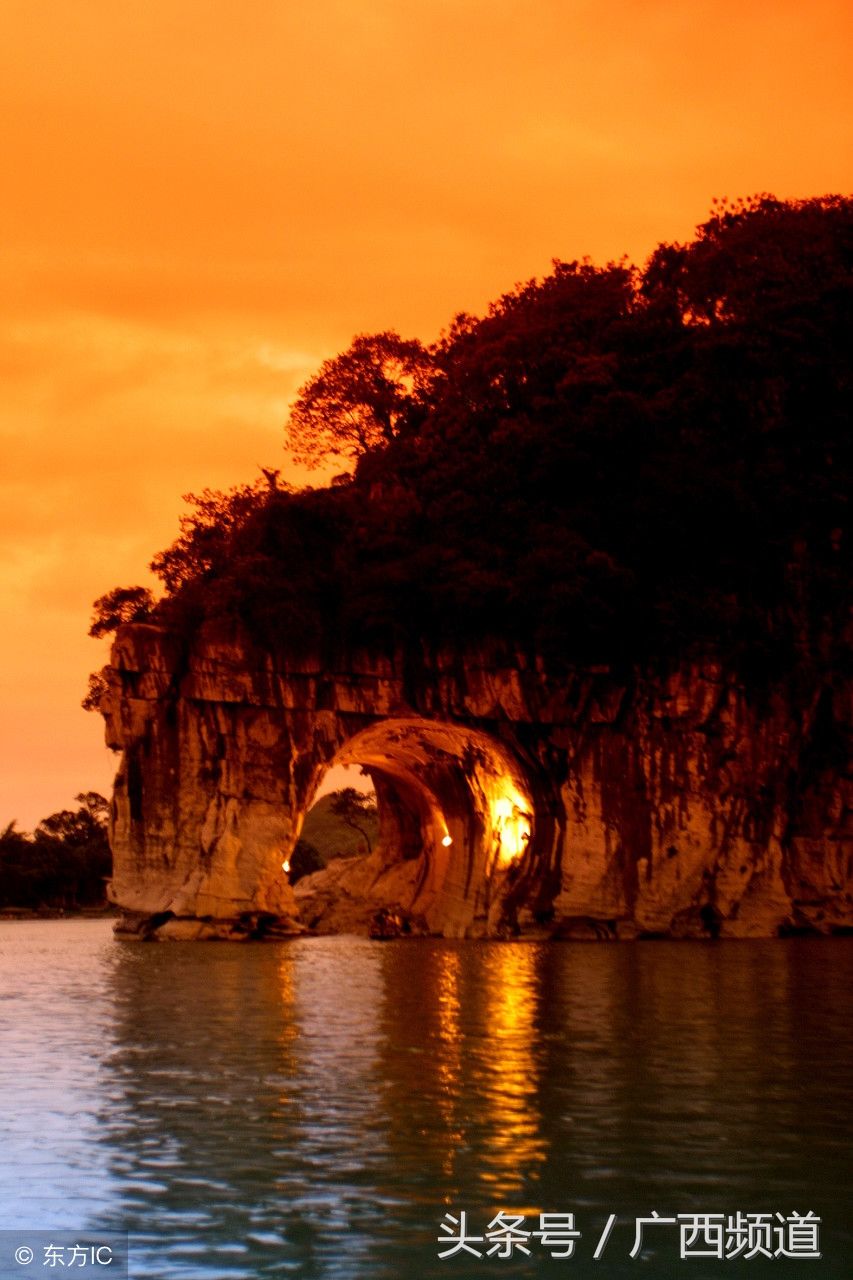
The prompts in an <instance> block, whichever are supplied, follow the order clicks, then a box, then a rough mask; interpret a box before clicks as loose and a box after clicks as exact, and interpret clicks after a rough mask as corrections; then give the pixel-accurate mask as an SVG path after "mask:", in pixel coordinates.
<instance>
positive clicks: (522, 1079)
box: [481, 944, 546, 1197]
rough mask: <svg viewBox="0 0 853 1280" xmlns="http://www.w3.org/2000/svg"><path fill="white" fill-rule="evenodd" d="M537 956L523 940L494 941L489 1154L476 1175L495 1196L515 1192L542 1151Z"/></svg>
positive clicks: (487, 1093) (490, 974) (486, 1095)
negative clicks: (504, 943) (487, 1185)
mask: <svg viewBox="0 0 853 1280" xmlns="http://www.w3.org/2000/svg"><path fill="white" fill-rule="evenodd" d="M536 957H537V951H536V949H535V948H533V947H530V946H528V945H526V944H525V945H519V944H509V945H505V946H501V947H496V948H495V949H494V954H493V964H491V965H490V966H489V971H488V995H489V999H488V1004H487V1018H488V1027H489V1036H490V1038H489V1044H488V1072H489V1077H490V1078H489V1080H488V1082H487V1087H486V1089H485V1090H484V1096H483V1103H484V1111H485V1115H484V1117H483V1119H484V1120H485V1121H486V1122H487V1126H488V1140H487V1146H488V1158H487V1160H486V1161H485V1165H484V1168H483V1172H482V1175H481V1176H482V1179H483V1181H484V1182H488V1183H489V1184H490V1185H491V1187H492V1191H493V1194H494V1195H495V1196H498V1197H504V1196H508V1195H511V1194H517V1193H518V1192H519V1191H520V1190H521V1189H522V1187H523V1185H524V1182H525V1180H529V1179H530V1178H531V1177H533V1178H535V1177H536V1176H537V1175H536V1168H537V1166H538V1165H539V1164H541V1163H542V1162H543V1161H544V1160H545V1157H546V1143H545V1140H544V1138H543V1136H542V1132H541V1116H540V1113H539V1102H538V1096H537V1087H538V1074H539V1073H538V1063H537V1059H536V1044H537V1029H536V991H535V982H536Z"/></svg>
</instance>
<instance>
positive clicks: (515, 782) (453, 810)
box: [296, 718, 545, 936]
mask: <svg viewBox="0 0 853 1280" xmlns="http://www.w3.org/2000/svg"><path fill="white" fill-rule="evenodd" d="M337 765H348V766H353V765H357V766H360V767H361V769H362V770H363V771H364V772H365V773H366V774H367V775H368V776H369V778H370V779H371V781H372V783H373V787H374V789H375V792H376V798H377V805H378V811H379V834H378V838H377V841H376V847H375V848H374V849H373V851H372V852H371V854H370V855H369V856H368V857H366V858H365V857H362V858H350V859H336V860H335V861H334V862H333V863H330V864H329V865H328V866H327V867H326V868H325V869H324V870H322V871H320V872H318V873H316V874H315V875H312V876H307V877H305V878H304V879H303V880H300V882H299V883H298V884H297V886H296V895H297V900H298V901H299V903H300V916H301V918H302V920H303V921H304V922H305V923H306V924H307V925H309V927H311V928H314V929H317V930H319V931H320V932H330V933H335V932H350V931H358V932H362V931H368V932H369V931H372V929H374V928H378V936H385V935H384V933H383V932H382V931H383V929H385V928H387V929H388V930H389V935H388V936H391V935H392V934H396V933H398V932H401V933H410V932H411V933H439V934H443V935H445V936H465V935H478V934H486V933H489V934H493V933H495V932H496V931H498V932H500V931H501V930H502V929H504V928H505V929H506V930H507V931H511V929H512V916H513V911H514V910H515V909H516V906H517V902H518V900H519V899H520V897H521V896H522V891H523V886H524V881H525V878H526V873H529V871H530V868H531V865H532V863H533V861H534V860H535V858H536V856H537V849H539V848H540V847H541V846H542V843H543V836H544V830H543V826H544V825H545V824H543V822H542V820H541V819H540V818H539V817H537V813H536V805H535V800H534V787H533V786H532V784H531V781H530V778H529V776H528V770H526V769H525V767H524V766H523V765H522V763H521V762H520V760H519V759H518V757H517V755H516V753H515V752H513V751H511V750H510V749H509V748H508V747H507V746H506V745H505V744H504V743H502V742H501V741H499V740H498V739H497V738H496V737H493V736H491V735H490V734H486V733H484V732H482V731H481V730H475V729H471V728H468V727H467V726H463V725H458V724H451V723H447V722H438V721H430V720H423V719H416V718H392V719H386V720H382V721H377V722H376V723H374V724H371V725H370V726H368V727H367V728H365V729H362V730H360V731H359V732H357V733H355V734H354V735H353V736H352V737H351V738H349V739H348V740H347V741H346V742H345V743H344V744H343V746H342V747H340V748H339V750H338V751H337V752H336V753H335V755H334V756H333V758H332V759H331V760H330V761H329V762H328V763H327V765H326V766H325V768H324V769H323V770H320V771H318V777H317V779H316V783H315V787H314V792H315V794H316V790H317V788H318V787H319V786H320V783H321V781H322V777H323V776H324V775H325V773H326V772H327V770H328V769H330V768H333V767H334V766H337ZM377 922H380V923H379V924H378V925H377Z"/></svg>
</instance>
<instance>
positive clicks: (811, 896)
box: [102, 624, 853, 938]
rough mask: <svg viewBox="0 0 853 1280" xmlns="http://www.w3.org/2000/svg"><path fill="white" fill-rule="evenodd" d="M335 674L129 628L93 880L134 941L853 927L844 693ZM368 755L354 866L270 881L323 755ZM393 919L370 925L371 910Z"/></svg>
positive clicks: (109, 709)
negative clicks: (369, 800)
mask: <svg viewBox="0 0 853 1280" xmlns="http://www.w3.org/2000/svg"><path fill="white" fill-rule="evenodd" d="M348 665H349V669H348V670H347V671H345V672H340V673H331V672H328V671H322V670H319V669H316V668H312V666H311V664H310V663H304V664H302V665H300V666H298V667H295V666H292V665H286V664H285V663H284V662H283V661H277V660H276V659H275V658H274V657H273V656H272V655H270V654H264V653H260V652H258V651H257V650H253V649H252V648H251V647H250V646H249V645H248V643H247V642H246V641H245V639H244V638H242V637H241V636H240V635H238V634H229V635H224V634H217V633H216V632H215V631H213V630H208V631H207V632H206V633H202V635H201V636H200V637H199V638H198V639H197V640H196V641H195V642H194V644H193V646H192V647H191V649H190V650H189V652H184V651H183V649H182V648H181V646H180V645H179V644H178V642H177V641H176V640H175V638H173V637H171V636H170V635H169V634H167V633H166V632H164V631H161V630H159V629H157V628H155V627H151V626H146V625H142V624H138V625H133V626H127V627H124V628H123V629H122V630H121V631H120V632H119V635H118V637H117V640H116V643H115V646H114V649H113V653H112V659H111V666H110V667H109V668H108V669H107V677H108V683H109V690H108V693H107V695H106V696H105V698H104V701H103V704H102V711H103V713H104V716H105V719H106V725H107V741H108V743H109V745H111V746H113V747H115V748H117V749H119V750H121V751H122V753H123V754H122V761H121V765H120V768H119V771H118V776H117V778H116V784H115V793H114V798H113V814H112V843H113V851H114V859H115V872H114V879H113V883H112V896H113V899H114V900H115V902H116V903H118V905H119V906H121V907H122V908H123V910H124V913H125V915H124V921H123V928H124V929H125V931H127V932H130V933H134V932H136V933H138V934H140V935H141V936H158V937H170V936H171V937H217V936H226V937H233V936H263V935H272V936H276V935H280V934H281V933H287V932H293V931H297V930H299V929H301V928H311V929H317V930H320V931H335V930H362V931H364V930H367V929H368V928H369V927H370V926H371V924H374V927H375V922H376V921H377V919H382V920H384V921H385V924H386V926H388V927H391V928H394V929H402V930H403V931H404V932H415V933H418V932H429V933H439V934H445V935H448V936H465V935H468V936H514V935H516V934H519V933H520V934H529V935H535V936H551V935H554V936H561V937H581V938H586V937H588V938H596V937H602V938H610V937H619V938H631V937H636V936H640V935H665V936H673V937H696V936H699V937H708V936H710V937H715V936H723V937H756V936H759V937H760V936H771V935H775V934H777V933H779V932H785V931H790V930H814V931H817V932H821V933H828V932H832V931H834V930H838V929H845V928H850V927H851V926H853V844H852V843H851V835H850V827H851V823H850V809H851V783H850V776H851V770H850V750H849V745H850V732H849V731H850V723H851V716H850V687H849V685H847V684H843V683H841V682H838V683H836V684H834V685H826V686H822V685H817V684H815V685H814V687H811V688H808V689H803V688H800V689H798V690H797V692H796V694H795V693H793V692H791V691H786V690H783V689H779V690H777V691H776V692H775V693H774V694H772V695H770V696H768V697H766V698H765V699H764V700H763V701H762V703H761V704H760V705H758V704H757V703H756V702H754V701H752V700H750V698H748V697H747V694H746V693H745V691H744V689H743V688H742V687H741V686H740V685H739V684H738V683H737V682H736V681H734V680H733V679H731V678H729V677H727V675H726V673H725V672H724V671H722V670H721V669H720V668H719V667H717V666H714V665H713V664H709V665H708V666H706V667H697V666H694V667H690V668H685V669H683V670H681V671H680V672H679V673H678V674H677V675H675V676H672V677H669V678H667V679H665V680H664V679H656V678H653V677H651V676H648V677H643V676H637V677H635V678H634V679H633V680H632V681H631V682H630V684H628V683H620V682H617V681H615V680H614V679H613V678H612V677H611V675H610V674H609V673H607V672H606V671H601V670H598V671H595V670H593V671H578V672H576V673H575V674H574V675H572V676H571V677H569V678H564V679H561V680H556V679H552V678H549V676H548V675H547V674H546V673H545V672H544V671H542V670H540V669H538V668H537V667H535V666H534V667H531V666H529V665H527V664H526V663H525V662H524V661H523V660H522V659H519V660H518V661H517V662H516V663H514V664H512V665H506V664H503V665H499V664H498V663H496V662H493V661H491V660H490V659H489V658H488V657H484V656H483V655H470V656H469V657H468V658H467V660H465V661H462V660H461V659H460V658H459V656H458V655H456V656H455V657H451V656H450V655H444V656H441V655H440V656H438V657H436V658H434V659H432V660H430V661H429V662H425V661H422V662H421V663H420V664H419V665H418V667H417V669H416V670H413V663H412V656H411V655H408V659H407V662H406V664H405V668H404V667H403V664H402V663H401V664H400V665H399V666H397V665H396V664H395V663H393V662H390V661H387V660H380V659H377V658H376V657H375V656H369V655H361V656H360V657H357V658H355V659H353V661H352V662H351V663H350V664H348ZM332 763H357V764H360V765H363V766H365V767H366V768H367V769H369V770H370V772H371V774H372V776H373V778H374V782H375V784H376V790H377V796H378V799H379V804H380V821H381V830H380V838H379V842H378V847H377V849H376V851H375V852H374V853H373V855H372V856H371V857H370V858H369V859H358V860H349V861H346V862H343V861H342V862H338V863H334V864H332V865H331V866H330V867H329V868H328V869H327V870H325V871H323V872H319V873H317V874H316V875H314V876H311V877H308V878H307V879H306V880H304V881H302V882H300V883H299V885H298V886H297V889H296V892H294V890H293V889H292V888H291V886H290V884H289V882H288V878H287V875H286V873H285V872H284V871H283V869H282V863H283V862H284V861H285V860H286V859H287V857H288V856H289V854H290V852H291V851H292V849H293V846H294V844H295V841H296V839H297V837H298V834H299V830H300V826H301V823H302V819H303V817H304V815H305V813H306V811H307V809H308V807H309V806H310V803H311V800H312V797H313V795H314V792H315V790H316V788H317V785H318V784H319V782H320V780H321V778H322V776H323V774H324V772H325V770H326V769H327V768H328V767H329V765H330V764H332ZM389 922H390V923H389Z"/></svg>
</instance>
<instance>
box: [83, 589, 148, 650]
mask: <svg viewBox="0 0 853 1280" xmlns="http://www.w3.org/2000/svg"><path fill="white" fill-rule="evenodd" d="M92 607H93V609H94V610H95V612H94V616H93V618H92V625H91V626H90V628H89V635H90V636H94V637H95V639H97V638H98V637H100V636H105V635H107V634H108V633H109V632H110V631H115V630H116V628H117V627H120V626H121V625H122V623H125V622H144V621H145V619H146V618H148V617H149V616H150V614H151V611H152V609H153V608H154V597H153V595H152V594H151V592H150V591H149V590H148V588H147V587H114V588H113V590H112V591H108V592H107V593H106V595H103V596H99V597H98V599H97V600H96V601H95V603H94V605H93V606H92Z"/></svg>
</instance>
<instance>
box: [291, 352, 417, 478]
mask: <svg viewBox="0 0 853 1280" xmlns="http://www.w3.org/2000/svg"><path fill="white" fill-rule="evenodd" d="M431 367H432V362H431V359H430V356H429V353H428V352H427V350H426V348H425V347H424V346H423V345H422V344H421V343H420V342H418V341H417V339H407V338H401V337H400V335H399V334H397V333H394V332H393V331H392V330H388V331H386V332H385V333H374V334H359V336H358V337H356V338H354V339H353V341H352V344H351V346H350V347H349V349H348V350H347V351H344V352H343V353H342V354H341V355H338V356H335V357H334V358H333V359H331V360H325V361H324V362H323V364H322V365H321V366H320V370H319V372H318V373H316V374H315V375H314V376H313V378H310V379H309V380H308V382H306V384H305V386H304V387H303V388H302V389H301V391H300V392H299V394H298V396H297V397H296V400H295V401H294V403H293V407H292V408H291V411H290V417H289V420H288V426H287V447H288V448H289V450H290V451H291V453H292V454H293V457H294V458H295V460H296V461H297V462H299V463H301V464H302V465H303V466H306V467H312V468H313V467H318V466H320V465H321V464H322V463H323V462H326V461H328V459H330V458H340V459H343V460H344V461H347V462H357V461H358V459H359V458H361V457H363V456H364V454H366V453H367V452H368V451H369V450H370V449H375V448H377V447H379V446H381V445H383V444H390V442H391V441H392V440H393V439H394V438H395V436H396V435H397V433H398V430H399V428H400V423H401V421H402V420H403V418H404V417H405V415H406V414H407V413H408V412H409V411H410V410H411V409H412V406H413V404H414V403H415V402H416V400H417V397H418V396H419V395H420V394H422V392H423V390H424V386H425V383H426V380H427V377H428V374H429V372H430V370H431Z"/></svg>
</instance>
